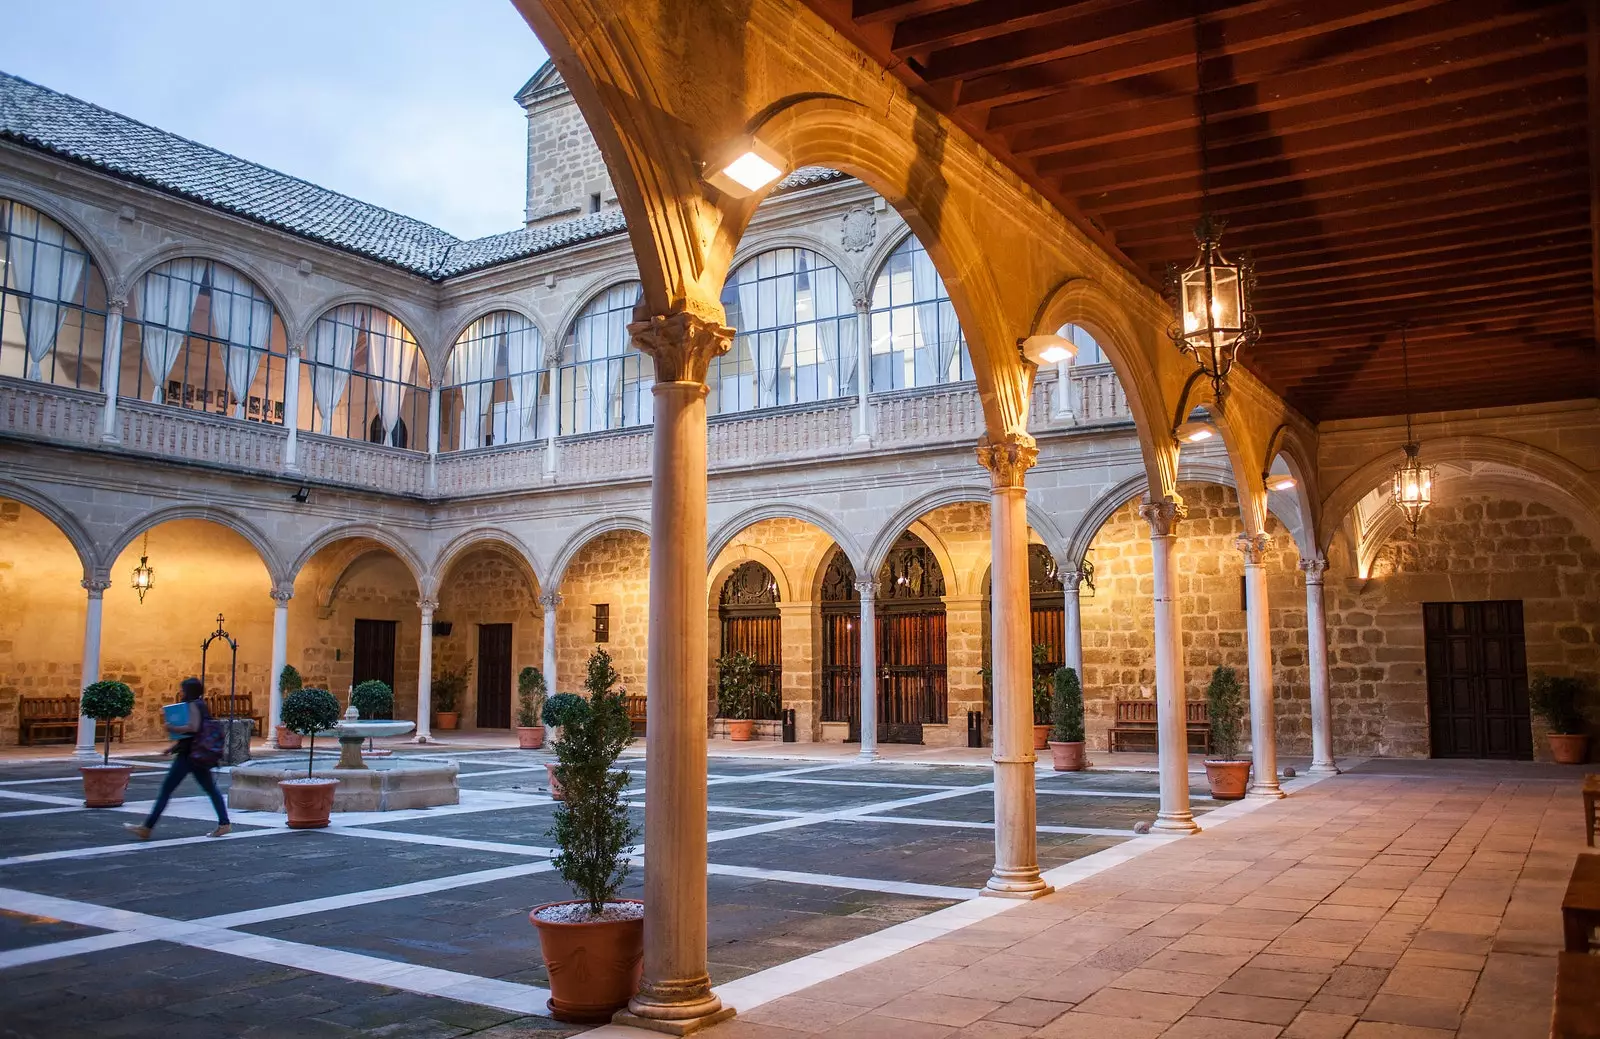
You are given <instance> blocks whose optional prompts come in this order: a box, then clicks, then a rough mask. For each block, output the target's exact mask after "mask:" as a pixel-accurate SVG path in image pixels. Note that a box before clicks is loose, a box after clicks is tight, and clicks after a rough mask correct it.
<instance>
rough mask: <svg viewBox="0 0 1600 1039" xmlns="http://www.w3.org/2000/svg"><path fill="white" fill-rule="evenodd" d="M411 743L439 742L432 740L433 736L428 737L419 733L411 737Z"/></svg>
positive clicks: (427, 734) (423, 733)
mask: <svg viewBox="0 0 1600 1039" xmlns="http://www.w3.org/2000/svg"><path fill="white" fill-rule="evenodd" d="M411 742H412V743H437V742H439V741H438V740H436V739H434V738H433V736H432V735H430V734H429V733H426V732H419V733H417V734H416V735H415V736H413V737H411Z"/></svg>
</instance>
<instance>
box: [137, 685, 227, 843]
mask: <svg viewBox="0 0 1600 1039" xmlns="http://www.w3.org/2000/svg"><path fill="white" fill-rule="evenodd" d="M181 688H182V690H183V702H184V703H185V704H187V705H188V707H189V717H188V720H186V721H185V722H184V723H183V724H182V725H169V726H168V727H167V731H168V732H170V733H171V734H172V735H174V736H176V737H177V741H176V742H175V743H173V745H172V746H170V747H168V748H167V753H168V754H171V755H172V767H171V768H169V769H167V778H166V779H165V780H163V781H162V783H161V793H159V794H157V795H156V803H155V804H154V805H153V806H151V808H150V815H149V816H148V817H147V818H146V819H145V821H144V824H143V825H142V826H135V825H134V824H132V823H124V824H123V826H124V827H125V828H126V829H127V831H128V832H129V833H131V834H133V835H134V836H135V837H137V838H139V839H140V840H141V841H147V840H149V839H150V831H151V830H152V829H154V828H155V825H156V820H158V819H160V818H161V813H162V812H164V811H166V808H167V800H168V799H169V798H171V797H172V792H173V791H174V790H176V789H177V788H178V784H179V783H181V782H183V777H184V776H188V775H193V776H194V781H195V782H196V783H199V784H200V789H201V790H204V791H205V792H206V796H207V797H209V798H211V806H212V807H213V808H215V809H216V810H217V828H216V829H215V830H212V831H211V832H210V833H208V834H207V835H206V836H208V837H222V836H225V835H227V834H228V833H229V832H231V831H232V829H233V827H232V826H231V825H229V823H228V806H227V805H226V804H224V803H223V800H222V795H221V794H220V793H218V792H217V781H216V780H215V779H213V778H212V776H211V766H212V765H214V764H216V760H215V758H212V757H210V756H208V755H204V754H201V755H199V760H196V754H195V750H196V746H195V744H196V739H197V736H198V735H199V733H200V730H201V729H202V728H203V727H204V726H205V723H206V722H208V721H210V720H211V711H210V710H208V709H207V708H206V702H205V700H204V699H202V697H204V696H205V692H206V688H205V686H204V685H202V684H201V682H200V679H198V678H185V679H184V680H183V685H182V687H181Z"/></svg>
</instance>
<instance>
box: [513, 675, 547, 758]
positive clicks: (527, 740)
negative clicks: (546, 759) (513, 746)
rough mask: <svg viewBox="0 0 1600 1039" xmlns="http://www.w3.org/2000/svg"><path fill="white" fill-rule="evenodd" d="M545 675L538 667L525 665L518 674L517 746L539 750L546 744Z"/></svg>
mask: <svg viewBox="0 0 1600 1039" xmlns="http://www.w3.org/2000/svg"><path fill="white" fill-rule="evenodd" d="M544 694H545V684H544V675H542V674H540V672H539V669H538V668H536V667H525V668H523V669H522V670H521V672H519V673H518V674H517V746H518V747H520V748H521V749H523V750H538V749H539V748H540V747H543V746H544V725H543V724H542V721H541V719H540V714H541V713H542V712H543V711H544Z"/></svg>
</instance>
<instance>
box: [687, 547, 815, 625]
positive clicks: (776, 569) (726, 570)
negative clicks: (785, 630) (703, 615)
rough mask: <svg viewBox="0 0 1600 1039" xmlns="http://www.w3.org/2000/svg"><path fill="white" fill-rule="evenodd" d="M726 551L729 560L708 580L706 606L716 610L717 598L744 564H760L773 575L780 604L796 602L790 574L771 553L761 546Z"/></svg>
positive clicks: (734, 548) (724, 561)
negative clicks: (734, 573)
mask: <svg viewBox="0 0 1600 1039" xmlns="http://www.w3.org/2000/svg"><path fill="white" fill-rule="evenodd" d="M724 551H726V552H727V553H728V558H727V559H725V560H723V563H722V565H721V566H719V567H717V568H716V569H715V570H713V571H712V572H711V573H710V575H709V577H708V578H707V580H706V605H707V606H708V607H709V608H712V609H715V608H716V605H717V603H718V601H719V600H718V598H717V597H718V596H719V595H720V594H721V593H722V586H723V584H724V583H726V581H727V580H728V577H729V576H730V575H731V574H732V573H733V572H734V570H736V569H738V568H739V566H740V565H742V564H744V563H760V564H761V565H762V566H764V567H766V569H767V573H769V574H771V575H772V579H773V580H774V581H775V582H777V585H778V601H779V602H781V603H789V602H794V601H795V598H794V595H793V593H792V592H791V591H790V589H791V587H792V586H791V584H790V581H789V573H788V571H787V570H785V569H784V567H783V564H782V563H780V562H778V560H777V557H776V556H774V555H773V554H772V553H771V552H768V551H767V550H766V549H764V548H762V547H760V546H759V545H746V544H737V545H730V546H728V548H727V549H725V550H724Z"/></svg>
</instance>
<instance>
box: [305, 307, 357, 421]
mask: <svg viewBox="0 0 1600 1039" xmlns="http://www.w3.org/2000/svg"><path fill="white" fill-rule="evenodd" d="M366 316H367V308H366V307H358V306H343V307H340V308H339V309H338V310H336V311H334V312H333V313H332V314H329V315H328V316H327V317H324V318H323V319H322V320H320V321H318V322H317V326H316V328H315V329H313V330H312V333H311V359H312V360H313V361H315V362H316V364H315V365H314V366H313V367H312V369H311V397H312V399H313V400H315V401H316V405H317V414H318V415H320V416H321V417H322V435H323V436H328V435H330V434H332V433H333V409H334V408H335V407H336V406H337V405H338V403H339V399H340V398H341V397H343V396H344V390H345V387H346V386H347V385H349V383H350V361H351V359H352V358H354V357H355V353H356V338H357V337H358V336H360V335H361V334H362V333H364V332H365V331H366V328H365V325H366ZM363 432H364V431H363Z"/></svg>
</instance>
